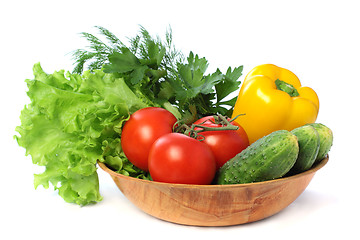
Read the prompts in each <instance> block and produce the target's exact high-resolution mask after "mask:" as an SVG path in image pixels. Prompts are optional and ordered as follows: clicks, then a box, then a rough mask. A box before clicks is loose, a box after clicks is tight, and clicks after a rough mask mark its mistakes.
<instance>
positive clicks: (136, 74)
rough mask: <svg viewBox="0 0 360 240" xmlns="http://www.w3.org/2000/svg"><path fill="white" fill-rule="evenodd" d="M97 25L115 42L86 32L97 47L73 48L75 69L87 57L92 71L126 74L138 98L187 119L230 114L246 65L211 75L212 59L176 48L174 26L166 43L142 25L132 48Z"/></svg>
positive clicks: (167, 36) (167, 35)
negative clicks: (99, 68)
mask: <svg viewBox="0 0 360 240" xmlns="http://www.w3.org/2000/svg"><path fill="white" fill-rule="evenodd" d="M98 28H99V29H100V32H101V34H103V35H105V38H106V39H108V40H109V41H110V44H109V45H106V44H105V43H103V42H102V41H100V40H99V38H96V37H94V36H93V35H91V34H88V33H83V35H84V36H85V37H86V38H87V40H88V41H89V42H90V46H91V50H92V51H85V50H77V51H75V52H74V58H75V60H76V63H77V66H76V67H75V69H74V71H79V70H81V69H83V68H84V64H85V62H86V61H90V62H91V64H90V65H89V69H90V70H94V69H95V67H96V66H99V65H102V69H103V71H104V72H107V73H113V74H116V75H117V76H119V77H122V78H124V79H125V81H126V83H127V84H128V86H129V87H130V88H131V89H132V90H133V91H134V92H135V93H136V94H137V95H138V96H145V97H146V98H147V99H148V100H149V101H150V102H152V103H153V104H156V105H158V106H161V107H164V108H167V109H168V110H169V111H171V112H172V113H173V114H174V115H175V116H177V117H178V118H182V120H183V121H184V122H185V123H191V122H193V121H195V120H197V119H198V118H200V117H202V116H204V115H209V114H213V113H221V114H223V115H230V114H231V107H232V106H233V104H234V102H235V100H236V99H235V98H234V99H231V100H227V101H223V99H224V98H225V97H226V96H228V95H229V94H230V93H232V92H234V91H236V90H237V89H238V88H239V85H240V81H238V78H239V77H240V76H241V74H242V66H240V67H237V68H235V69H234V70H233V71H232V70H231V68H228V70H227V72H226V74H223V73H221V71H220V70H219V69H217V70H216V71H215V72H214V73H212V74H206V70H207V68H208V65H209V63H208V61H207V60H206V59H205V58H200V57H199V56H198V55H195V54H194V53H193V52H190V54H189V56H188V57H187V59H186V60H184V58H183V54H182V53H181V52H179V51H177V50H176V49H175V47H174V46H173V43H172V32H171V29H170V30H169V31H168V32H167V33H166V41H165V42H162V41H161V40H160V39H159V38H155V39H154V38H152V37H151V36H150V34H149V33H148V32H147V31H146V30H145V29H144V28H143V27H141V29H140V34H139V35H137V36H135V37H134V38H131V39H130V46H129V47H126V45H125V44H124V43H123V42H121V41H120V40H119V39H118V38H117V37H115V36H114V34H112V33H111V32H110V31H108V30H106V29H104V28H101V27H98ZM79 53H80V54H79ZM229 109H230V111H229Z"/></svg>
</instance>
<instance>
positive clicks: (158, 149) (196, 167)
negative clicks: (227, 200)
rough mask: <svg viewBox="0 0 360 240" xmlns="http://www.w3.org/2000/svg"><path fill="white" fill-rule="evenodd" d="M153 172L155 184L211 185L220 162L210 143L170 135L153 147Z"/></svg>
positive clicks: (151, 163) (150, 164)
mask: <svg viewBox="0 0 360 240" xmlns="http://www.w3.org/2000/svg"><path fill="white" fill-rule="evenodd" d="M149 171H150V175H151V177H152V179H153V180H154V181H159V182H167V183H183V184H211V182H212V180H213V178H214V177H215V172H216V163H215V159H214V155H213V154H212V152H211V150H210V148H209V147H208V146H207V145H206V144H204V143H202V142H200V141H198V140H196V139H194V138H191V137H189V136H186V135H184V134H181V133H169V134H166V135H164V136H162V137H160V138H159V139H158V140H156V142H155V143H154V144H153V146H152V147H151V150H150V154H149Z"/></svg>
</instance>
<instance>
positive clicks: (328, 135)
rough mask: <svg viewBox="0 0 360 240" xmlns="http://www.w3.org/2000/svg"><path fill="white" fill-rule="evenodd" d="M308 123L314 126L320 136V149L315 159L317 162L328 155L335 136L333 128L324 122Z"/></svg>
mask: <svg viewBox="0 0 360 240" xmlns="http://www.w3.org/2000/svg"><path fill="white" fill-rule="evenodd" d="M308 125H310V126H312V127H314V128H315V130H316V131H317V132H318V134H319V137H320V149H319V153H318V155H317V157H316V159H315V163H317V162H320V161H321V160H322V159H324V158H325V157H326V155H327V154H328V153H329V151H330V149H331V146H332V144H333V139H334V136H333V132H332V131H331V129H330V128H328V127H327V126H325V125H324V124H322V123H311V124H308Z"/></svg>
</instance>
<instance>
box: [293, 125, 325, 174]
mask: <svg viewBox="0 0 360 240" xmlns="http://www.w3.org/2000/svg"><path fill="white" fill-rule="evenodd" d="M291 133H293V134H294V135H295V136H296V137H297V138H298V143H299V155H298V158H297V159H296V162H295V164H294V166H293V168H292V169H291V170H290V173H291V175H293V174H297V173H300V172H304V171H306V170H309V169H310V168H311V167H312V166H313V164H314V162H315V160H316V157H317V155H318V153H319V149H320V137H319V134H318V132H317V131H316V130H315V128H314V127H312V126H310V125H305V126H301V127H298V128H295V129H294V130H292V131H291Z"/></svg>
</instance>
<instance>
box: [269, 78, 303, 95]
mask: <svg viewBox="0 0 360 240" xmlns="http://www.w3.org/2000/svg"><path fill="white" fill-rule="evenodd" d="M275 85H276V88H277V89H278V90H281V91H283V92H286V93H287V94H289V95H290V97H297V96H299V95H300V94H299V92H298V91H297V90H296V88H295V87H294V86H293V85H291V84H289V83H286V82H284V81H281V80H280V79H277V80H276V81H275Z"/></svg>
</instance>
